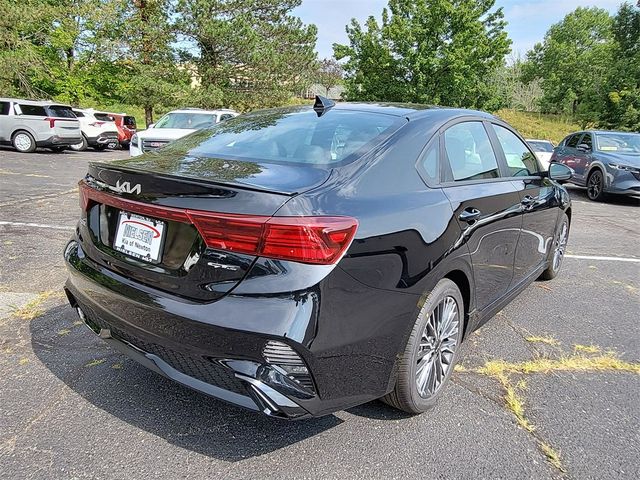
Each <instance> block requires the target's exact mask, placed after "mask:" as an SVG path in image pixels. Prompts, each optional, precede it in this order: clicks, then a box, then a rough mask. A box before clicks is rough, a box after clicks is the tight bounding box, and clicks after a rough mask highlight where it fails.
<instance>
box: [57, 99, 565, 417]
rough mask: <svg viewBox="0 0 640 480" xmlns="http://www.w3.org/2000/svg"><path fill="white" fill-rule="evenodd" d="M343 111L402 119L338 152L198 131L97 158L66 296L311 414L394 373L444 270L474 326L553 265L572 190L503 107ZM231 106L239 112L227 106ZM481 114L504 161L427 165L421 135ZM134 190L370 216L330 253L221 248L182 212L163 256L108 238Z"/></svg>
mask: <svg viewBox="0 0 640 480" xmlns="http://www.w3.org/2000/svg"><path fill="white" fill-rule="evenodd" d="M307 110H308V107H307ZM340 110H348V111H349V110H350V111H353V112H364V113H366V114H376V113H377V114H381V115H390V116H394V117H397V119H398V122H399V123H393V131H392V132H390V133H389V134H388V135H383V136H382V137H381V138H380V141H379V142H377V143H376V144H375V145H373V146H372V147H371V148H368V149H364V150H363V149H360V150H359V151H358V153H357V155H354V156H352V157H348V158H349V160H348V161H344V162H336V163H335V164H333V165H331V164H330V162H329V164H326V165H325V164H323V165H301V164H295V165H286V164H284V163H279V164H276V163H270V162H260V161H250V160H246V161H239V160H230V159H228V158H220V157H218V156H215V155H211V156H208V157H203V156H202V154H201V153H200V154H199V155H197V156H196V155H192V154H191V153H189V152H190V151H192V150H193V149H194V148H196V147H194V144H195V146H197V145H199V144H200V143H201V142H202V138H203V137H201V135H205V134H204V133H202V132H198V134H197V135H198V136H197V138H196V137H194V138H191V137H193V136H190V137H185V140H184V141H183V143H180V142H177V144H176V146H175V147H172V146H171V145H170V146H168V147H165V148H164V149H161V150H159V151H157V152H154V153H152V154H148V155H145V156H142V157H139V159H134V160H127V161H125V162H115V163H113V164H109V165H104V164H92V165H91V167H90V169H89V173H88V175H87V177H86V178H85V179H84V180H83V188H89V189H90V190H91V192H94V195H96V196H95V198H97V199H98V200H94V201H93V203H92V204H89V205H88V206H87V211H86V212H84V213H83V216H82V218H81V221H80V223H79V225H78V229H77V232H76V235H75V237H74V239H73V240H72V241H71V242H70V243H69V245H68V246H67V249H66V250H65V258H66V261H67V265H68V267H69V271H70V276H69V280H68V282H67V285H66V289H67V292H68V295H69V299H70V302H71V304H72V305H73V306H74V307H79V308H80V309H81V311H82V315H83V316H84V317H85V321H86V323H87V324H89V325H90V326H91V327H92V329H94V331H96V332H98V333H100V335H101V336H102V337H103V338H105V339H108V340H109V341H111V342H117V343H118V345H119V346H120V347H122V349H124V350H125V351H127V352H128V353H129V354H130V355H131V356H132V357H134V358H135V359H136V360H138V361H140V362H141V363H143V364H145V365H147V366H149V367H150V368H152V369H154V370H155V371H158V372H159V373H161V374H163V375H165V376H168V377H170V378H172V379H174V380H176V381H178V382H180V383H183V384H185V385H187V386H189V387H191V388H194V389H196V390H199V391H202V392H204V393H208V394H211V395H213V396H215V397H218V398H221V399H223V400H226V401H229V402H231V403H234V404H237V405H241V406H244V407H248V408H250V409H253V410H258V411H262V412H264V413H267V414H269V415H273V416H280V417H284V418H304V417H306V416H317V415H324V414H327V413H330V412H333V411H336V410H339V409H343V408H347V407H350V406H353V405H357V404H360V403H364V402H366V401H369V400H373V399H376V398H379V397H381V396H383V395H385V394H386V393H388V392H389V391H391V390H392V389H393V386H394V383H395V369H396V359H397V358H398V355H399V353H400V352H401V351H402V350H403V349H404V347H405V345H406V342H407V338H408V336H409V333H410V331H411V328H412V326H413V323H414V321H415V318H416V315H417V313H418V311H419V310H420V308H421V306H422V304H423V302H424V299H425V296H426V295H427V294H428V293H429V292H430V291H431V290H432V289H433V288H434V286H435V285H436V283H437V282H438V281H439V280H440V279H442V278H444V277H447V278H450V279H452V280H453V281H454V282H455V283H456V284H457V285H458V286H459V288H460V290H461V292H462V294H463V297H464V303H465V330H466V331H467V332H469V331H472V330H473V329H475V328H477V327H478V326H480V325H481V324H482V323H483V322H485V321H486V320H488V319H489V318H490V317H491V316H492V315H493V314H494V313H495V312H496V311H497V310H498V309H499V308H501V307H502V306H504V305H505V304H506V303H507V302H508V301H509V300H510V299H511V298H512V297H513V296H514V295H515V294H517V293H518V292H519V291H521V290H522V289H523V288H524V287H526V286H527V285H528V284H529V283H530V282H531V281H533V280H534V279H535V278H536V277H537V276H538V275H539V274H540V272H541V271H542V270H543V269H544V267H545V266H546V264H547V263H548V260H549V255H550V252H551V249H550V244H551V242H552V238H553V236H554V235H555V231H556V228H557V225H558V222H559V221H560V219H561V217H562V214H563V212H568V213H569V214H570V201H569V197H568V195H567V194H566V191H565V190H564V188H563V187H561V186H560V185H558V184H557V183H556V182H554V181H552V180H550V179H549V178H548V177H547V176H545V174H544V173H538V174H536V175H528V176H520V177H517V178H516V177H510V176H509V175H508V172H507V168H508V167H507V164H506V162H505V159H504V155H503V153H502V151H501V150H500V149H499V148H498V147H497V141H498V140H497V137H496V136H495V135H494V134H493V133H492V127H491V124H495V125H503V126H504V125H505V124H504V123H503V122H501V121H500V120H498V119H496V118H495V117H493V116H491V115H488V114H484V113H481V112H473V111H466V110H452V109H418V108H413V107H412V106H406V105H405V106H398V105H390V106H389V105H366V104H355V105H349V104H346V105H338V106H336V107H334V109H332V110H330V111H329V112H328V113H326V114H325V115H323V116H322V117H318V121H319V122H320V121H324V120H323V119H325V118H332V117H331V115H332V111H340ZM285 111H290V110H285ZM296 111H305V110H304V109H303V110H296ZM234 121H236V122H241V121H242V116H241V117H238V119H236V120H230V121H229V122H227V123H228V124H231V125H233V123H232V122H234ZM469 121H474V122H479V123H480V124H481V125H483V128H485V129H486V131H487V132H488V137H487V138H489V139H490V141H491V145H493V148H494V149H495V151H496V155H495V156H496V158H497V162H498V168H499V170H500V172H501V173H502V174H503V176H502V177H500V178H496V179H494V180H491V181H479V180H470V181H462V182H457V183H456V182H447V181H446V180H442V178H441V177H440V175H436V177H437V178H434V179H429V178H428V177H429V175H430V174H432V173H433V172H431V173H429V172H427V171H424V172H420V167H419V164H420V161H421V159H422V158H423V157H424V155H425V154H426V152H428V151H430V150H429V149H432V148H438V146H439V145H440V146H442V145H444V144H443V143H442V142H444V140H443V135H444V133H443V132H446V131H447V129H448V128H449V127H450V126H451V125H455V124H458V123H461V122H469ZM394 122H395V120H394ZM212 134H213V133H212V132H209V133H207V135H212ZM196 140H197V141H196ZM434 146H435V147H434ZM438 152H439V154H438V155H436V157H437V159H438V160H437V161H438V163H439V165H440V164H441V163H442V162H445V161H446V159H445V157H444V153H443V152H442V151H441V150H438ZM531 155H532V156H533V153H531ZM474 158H475V157H474ZM534 158H535V156H534ZM416 165H418V168H417V167H416ZM125 182H126V185H125ZM137 185H139V186H140V189H136V186H137ZM96 192H97V193H96ZM100 195H103V196H100ZM104 195H107V196H108V198H107V197H105V196H104ZM100 198H102V199H107V202H111V205H109V204H105V203H101V201H100V200H99V199H100ZM530 200H532V201H530ZM118 202H120V203H118ZM123 202H124V203H123ZM126 202H134V203H129V205H134V206H135V205H138V204H137V203H135V202H139V203H143V204H148V205H153V206H155V207H158V208H171V209H193V210H196V211H207V212H220V213H223V214H246V215H259V216H267V217H269V218H272V219H275V221H278V219H280V220H287V219H291V218H294V219H295V218H307V217H310V216H314V217H317V218H325V217H327V216H329V217H336V218H342V217H345V218H346V217H352V218H355V219H357V230H356V233H355V237H354V238H353V240H352V241H351V243H350V245H349V246H348V249H347V250H346V252H345V253H344V255H343V256H342V257H341V258H339V259H338V260H337V261H336V262H333V263H330V264H322V265H320V264H309V263H305V262H299V261H291V260H287V259H277V258H269V257H267V256H261V255H251V254H246V253H234V252H230V251H224V250H216V249H212V248H209V247H208V246H207V244H206V242H205V241H203V239H202V237H201V235H199V233H198V230H197V229H196V228H195V227H194V226H193V225H189V224H187V223H181V222H180V221H178V222H174V221H170V220H169V221H168V223H167V225H168V226H167V238H166V239H165V244H164V255H163V256H162V257H161V259H160V261H159V262H158V263H149V262H144V261H141V260H138V259H135V258H131V257H129V256H127V255H125V254H122V253H120V252H118V251H116V250H114V248H112V246H111V243H112V242H113V235H114V228H115V227H114V222H115V221H116V217H117V215H118V211H119V210H120V209H125V210H126V205H127V203H126ZM114 205H115V206H114ZM471 210H477V211H478V212H479V213H478V215H477V216H475V217H474V218H473V219H471V218H467V217H465V215H466V214H465V212H467V213H468V212H469V211H471ZM105 231H106V232H107V233H106V234H105ZM523 232H524V233H523ZM269 342H276V345H277V348H280V349H281V350H283V349H284V350H286V349H288V348H291V349H292V351H293V352H295V354H294V355H298V356H299V358H300V359H301V361H302V362H303V363H304V365H305V366H306V367H307V369H308V372H309V378H310V380H309V379H308V380H306V381H304V382H303V381H298V380H300V378H299V377H295V375H293V374H292V375H285V374H283V370H282V369H281V368H279V366H278V365H277V364H274V363H273V362H270V361H268V360H266V354H265V348H266V346H267V345H268V344H269ZM278 342H280V343H278ZM281 344H283V345H284V346H282V345H281ZM292 379H293V380H292ZM296 379H297V380H296ZM305 382H306V383H305ZM212 387H215V388H212Z"/></svg>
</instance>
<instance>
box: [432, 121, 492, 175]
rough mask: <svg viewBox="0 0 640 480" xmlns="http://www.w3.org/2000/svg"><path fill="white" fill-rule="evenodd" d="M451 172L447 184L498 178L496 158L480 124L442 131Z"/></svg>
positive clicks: (463, 125)
mask: <svg viewBox="0 0 640 480" xmlns="http://www.w3.org/2000/svg"><path fill="white" fill-rule="evenodd" d="M444 145H445V153H446V157H447V160H448V162H449V167H450V169H451V171H450V172H449V173H447V175H446V177H447V178H446V179H445V180H446V181H451V180H454V181H457V182H458V181H465V180H482V179H491V178H497V177H499V176H500V172H499V170H498V162H497V160H496V155H495V153H494V151H493V148H492V147H491V142H490V141H489V136H488V135H487V131H486V130H485V128H484V125H483V124H482V122H463V123H458V124H457V125H454V126H453V127H451V128H449V129H448V130H447V131H446V132H444Z"/></svg>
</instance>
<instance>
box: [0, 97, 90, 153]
mask: <svg viewBox="0 0 640 480" xmlns="http://www.w3.org/2000/svg"><path fill="white" fill-rule="evenodd" d="M81 138H82V133H81V132H80V123H79V122H78V119H77V118H76V116H75V114H74V113H73V111H72V110H71V107H70V106H69V105H62V104H60V103H57V102H52V101H40V100H22V99H18V98H0V144H3V145H13V148H15V149H16V150H17V151H19V152H23V153H29V152H33V151H34V150H35V149H36V148H37V147H45V148H49V149H50V150H52V151H54V152H61V151H62V150H64V149H65V148H67V147H69V146H71V145H73V144H74V143H77V142H78V141H80V139H81Z"/></svg>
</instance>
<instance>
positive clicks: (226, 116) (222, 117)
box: [220, 113, 233, 122]
mask: <svg viewBox="0 0 640 480" xmlns="http://www.w3.org/2000/svg"><path fill="white" fill-rule="evenodd" d="M230 118H233V115H231V114H230V113H223V114H222V115H220V121H221V122H224V121H225V120H229V119H230Z"/></svg>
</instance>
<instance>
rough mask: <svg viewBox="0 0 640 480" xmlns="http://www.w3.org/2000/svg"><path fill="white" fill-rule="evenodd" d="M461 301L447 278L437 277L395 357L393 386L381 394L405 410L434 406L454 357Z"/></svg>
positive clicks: (461, 315) (459, 338) (460, 323)
mask: <svg viewBox="0 0 640 480" xmlns="http://www.w3.org/2000/svg"><path fill="white" fill-rule="evenodd" d="M463 327H464V303H463V300H462V295H461V294H460V290H459V289H458V287H457V286H456V284H455V283H453V282H452V281H451V280H449V279H447V278H445V279H442V280H440V282H438V284H437V285H436V287H435V288H434V289H433V290H432V291H431V293H430V294H429V296H428V297H427V299H426V301H425V303H424V305H423V306H422V309H421V310H420V313H419V314H418V318H417V319H416V322H415V324H414V326H413V330H412V331H411V335H410V336H409V341H408V342H407V346H406V348H405V350H404V352H403V353H402V357H401V358H400V359H399V364H398V375H397V379H396V385H395V388H394V390H393V391H392V392H391V393H389V394H388V395H386V396H385V397H383V398H382V401H384V402H385V403H388V404H389V405H391V406H393V407H395V408H398V409H400V410H404V411H405V412H408V413H422V412H425V411H427V410H429V409H430V408H432V407H433V406H435V404H436V402H437V400H438V398H439V397H440V395H441V394H442V391H443V390H444V386H445V385H446V384H447V382H448V381H449V378H450V377H451V374H452V373H453V368H454V366H455V364H456V362H457V361H458V350H459V346H460V343H461V342H462V332H463Z"/></svg>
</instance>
